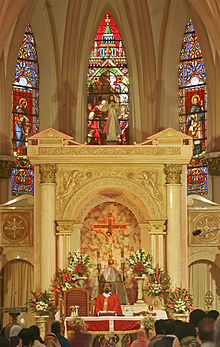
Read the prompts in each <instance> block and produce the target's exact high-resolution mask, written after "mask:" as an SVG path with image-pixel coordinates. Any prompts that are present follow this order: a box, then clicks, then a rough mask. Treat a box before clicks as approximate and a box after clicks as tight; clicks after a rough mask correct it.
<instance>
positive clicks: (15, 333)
mask: <svg viewBox="0 0 220 347" xmlns="http://www.w3.org/2000/svg"><path fill="white" fill-rule="evenodd" d="M21 329H22V327H21V326H20V325H18V324H15V325H13V326H12V327H11V329H10V333H9V337H12V336H18V333H19V332H20V331H21Z"/></svg>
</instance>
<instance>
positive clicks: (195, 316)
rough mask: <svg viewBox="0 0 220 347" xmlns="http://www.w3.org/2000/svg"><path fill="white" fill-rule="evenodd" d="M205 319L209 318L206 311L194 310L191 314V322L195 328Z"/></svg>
mask: <svg viewBox="0 0 220 347" xmlns="http://www.w3.org/2000/svg"><path fill="white" fill-rule="evenodd" d="M205 317H207V315H206V313H205V311H203V310H200V309H199V308H197V309H196V310H193V311H192V312H190V315H189V322H190V323H191V324H192V325H194V327H197V326H198V324H199V322H200V321H201V320H202V319H204V318H205Z"/></svg>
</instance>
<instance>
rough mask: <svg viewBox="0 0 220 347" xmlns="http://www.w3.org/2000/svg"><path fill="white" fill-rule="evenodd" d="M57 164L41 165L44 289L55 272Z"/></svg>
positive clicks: (42, 281)
mask: <svg viewBox="0 0 220 347" xmlns="http://www.w3.org/2000/svg"><path fill="white" fill-rule="evenodd" d="M55 174H56V165H55V164H41V165H40V197H41V204H40V215H41V218H40V226H41V229H40V231H41V242H40V247H41V255H40V259H41V266H40V269H41V270H40V271H41V275H40V279H41V283H40V285H41V287H42V289H48V288H49V286H50V281H51V279H52V277H53V275H54V272H55V257H56V251H55V216H56V183H55Z"/></svg>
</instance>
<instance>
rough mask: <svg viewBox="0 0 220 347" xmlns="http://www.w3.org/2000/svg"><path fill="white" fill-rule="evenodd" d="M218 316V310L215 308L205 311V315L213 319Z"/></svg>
mask: <svg viewBox="0 0 220 347" xmlns="http://www.w3.org/2000/svg"><path fill="white" fill-rule="evenodd" d="M218 316H219V312H218V311H216V310H211V311H209V312H208V313H207V317H209V318H212V319H214V320H216V319H217V318H218Z"/></svg>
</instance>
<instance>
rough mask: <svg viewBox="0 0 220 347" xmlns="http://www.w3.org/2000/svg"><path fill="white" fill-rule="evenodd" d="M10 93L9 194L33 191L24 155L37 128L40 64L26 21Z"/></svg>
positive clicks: (30, 173) (26, 159)
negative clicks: (11, 150)
mask: <svg viewBox="0 0 220 347" xmlns="http://www.w3.org/2000/svg"><path fill="white" fill-rule="evenodd" d="M12 93H13V108H12V116H13V119H12V142H13V154H14V157H15V166H14V168H13V170H12V194H13V195H19V194H33V192H34V173H33V169H32V167H31V164H30V162H29V160H28V157H27V143H28V137H29V136H31V135H33V134H36V133H37V132H38V130H39V112H38V109H39V66H38V61H37V51H36V46H35V40H34V37H33V33H32V29H31V26H30V25H29V24H28V25H27V27H26V30H25V34H24V38H23V41H22V45H21V47H20V49H19V52H18V59H17V64H16V71H15V76H14V80H13V86H12Z"/></svg>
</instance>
